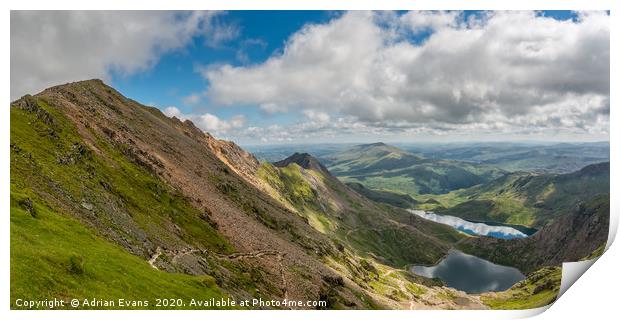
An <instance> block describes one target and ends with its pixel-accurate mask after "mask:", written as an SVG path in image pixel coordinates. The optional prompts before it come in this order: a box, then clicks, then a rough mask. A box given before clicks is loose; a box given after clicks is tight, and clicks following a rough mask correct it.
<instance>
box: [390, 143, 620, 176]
mask: <svg viewBox="0 0 620 320" xmlns="http://www.w3.org/2000/svg"><path fill="white" fill-rule="evenodd" d="M402 148H403V149H405V150H407V151H410V152H413V153H416V154H420V155H422V156H424V157H427V158H433V159H451V160H457V161H465V162H471V163H478V164H487V165H492V166H495V167H498V168H501V169H504V170H507V171H511V172H516V171H528V172H539V173H545V172H546V173H568V172H573V171H576V170H579V169H581V168H583V167H585V166H587V165H589V164H594V163H600V162H605V161H609V142H583V143H578V142H575V143H555V144H549V143H545V144H540V143H538V144H535V143H519V142H486V143H483V142H480V143H460V144H459V143H451V144H433V145H403V146H402Z"/></svg>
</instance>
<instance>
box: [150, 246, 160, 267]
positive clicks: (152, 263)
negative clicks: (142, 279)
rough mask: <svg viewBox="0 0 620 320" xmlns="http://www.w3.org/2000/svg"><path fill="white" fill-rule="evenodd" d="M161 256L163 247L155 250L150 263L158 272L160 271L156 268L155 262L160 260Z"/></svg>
mask: <svg viewBox="0 0 620 320" xmlns="http://www.w3.org/2000/svg"><path fill="white" fill-rule="evenodd" d="M160 255H161V247H157V249H155V253H154V254H153V255H152V256H151V258H150V259H149V261H148V262H149V265H150V266H151V267H152V268H155V269H157V270H159V268H157V267H156V266H155V261H156V260H157V258H159V256H160Z"/></svg>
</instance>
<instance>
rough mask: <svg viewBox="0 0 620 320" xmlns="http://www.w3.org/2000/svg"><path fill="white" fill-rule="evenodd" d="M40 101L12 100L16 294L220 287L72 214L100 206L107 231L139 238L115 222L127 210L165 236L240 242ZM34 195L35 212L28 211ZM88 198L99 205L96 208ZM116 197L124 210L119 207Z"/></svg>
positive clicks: (188, 291)
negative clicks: (126, 247)
mask: <svg viewBox="0 0 620 320" xmlns="http://www.w3.org/2000/svg"><path fill="white" fill-rule="evenodd" d="M32 99H34V98H32ZM32 101H33V104H32V105H31V106H32V108H31V109H30V110H25V109H21V108H17V107H11V195H12V200H11V248H12V250H11V295H12V296H13V298H17V297H29V298H34V297H33V296H32V293H33V292H38V293H39V294H40V296H39V298H52V297H76V296H86V294H88V295H90V296H97V297H102V298H103V297H132V298H153V297H155V296H156V295H159V296H161V295H163V294H171V295H176V296H183V297H190V296H196V297H204V298H208V297H215V296H218V297H219V296H221V292H220V290H219V289H218V288H217V286H216V285H214V284H213V283H212V282H213V281H212V280H213V279H212V278H211V279H210V278H209V277H190V276H183V275H174V274H167V273H163V272H159V271H156V270H154V269H152V268H151V267H150V266H149V265H148V264H147V263H146V261H144V260H143V259H141V258H139V257H137V256H133V255H131V254H129V253H127V252H124V251H123V250H122V249H121V248H120V247H119V246H117V245H115V244H112V243H109V242H106V241H105V240H103V238H101V237H99V236H97V235H96V234H97V233H98V232H97V231H95V230H92V229H91V228H88V227H85V226H84V225H83V224H81V223H80V222H78V220H76V219H75V218H73V217H75V216H78V217H81V219H84V218H83V217H84V215H85V214H94V215H95V216H97V219H95V221H96V222H94V223H96V224H98V225H99V230H106V231H105V232H109V233H110V234H117V235H121V236H122V237H126V239H125V240H127V241H128V242H135V241H139V240H138V239H132V238H131V233H128V232H126V231H125V230H120V229H118V227H117V224H115V223H114V221H113V219H121V218H122V217H123V214H125V215H128V216H130V217H131V218H132V220H133V221H134V222H135V223H136V224H138V225H139V227H141V228H142V229H143V230H146V231H147V232H149V233H150V234H151V235H152V237H153V238H155V239H159V241H162V242H165V241H169V243H178V242H180V241H184V242H186V243H191V244H194V245H196V246H199V247H204V248H207V249H209V250H213V251H215V252H221V253H228V252H232V251H233V248H232V247H231V246H230V245H229V244H228V242H227V241H226V240H225V239H224V238H223V237H221V236H220V235H219V234H218V233H217V232H216V231H215V230H214V229H213V228H211V227H210V226H209V225H208V224H206V223H204V221H202V220H201V219H200V215H201V212H200V211H198V210H197V209H195V208H194V207H192V206H191V205H190V204H189V202H188V201H187V200H186V199H185V198H184V197H183V196H181V195H179V194H177V193H176V192H175V191H174V190H173V189H171V188H170V187H169V186H167V185H166V184H165V183H163V182H162V181H160V180H158V179H157V178H155V177H154V176H152V175H150V174H149V173H148V172H146V171H145V170H144V169H143V168H142V167H140V166H138V165H136V164H134V163H132V162H131V161H129V160H128V159H127V158H126V157H124V156H123V154H122V153H121V151H120V150H117V149H116V148H114V147H113V146H111V145H109V144H107V142H104V141H100V144H99V145H98V148H99V149H100V150H101V154H98V153H95V152H93V151H92V150H90V149H89V148H88V147H86V146H85V145H84V144H83V142H82V140H81V137H80V136H79V135H78V134H77V132H76V130H75V127H73V125H72V124H71V122H70V121H69V120H68V119H66V118H65V117H64V115H62V113H61V112H59V111H58V110H56V109H55V108H54V107H51V106H49V105H47V104H46V103H45V101H43V100H41V99H39V100H38V101H35V100H32ZM17 202H20V203H21V204H22V205H21V207H20V206H19V205H16V203H17ZM27 202H31V203H32V204H33V206H34V210H35V211H33V212H35V213H33V214H27V213H25V211H24V210H28V208H29V206H28V205H24V203H27ZM80 203H82V204H81V206H84V205H86V206H92V209H91V210H88V211H87V210H86V209H85V208H83V207H80ZM110 203H113V204H116V207H117V209H118V210H119V212H121V213H122V214H121V213H118V212H116V213H117V214H118V216H114V215H113V214H114V213H112V212H110V209H109V208H110V207H109V205H110ZM106 208H107V209H106ZM169 221H172V222H174V223H175V224H176V225H178V226H179V227H180V228H181V230H183V232H182V233H181V235H180V238H181V239H173V238H171V236H169V234H170V232H169V231H168V230H167V229H166V228H165V224H166V222H169ZM81 222H82V223H84V222H85V221H81ZM72 257H73V258H72ZM71 259H73V261H74V262H75V261H78V262H79V263H78V264H82V263H83V269H84V270H83V272H82V274H72V273H71V271H70V270H69V269H70V268H71V267H70V266H69V265H70V263H71ZM68 266H69V267H68ZM68 268H69V269H68ZM68 270H69V271H68ZM74 273H75V272H74Z"/></svg>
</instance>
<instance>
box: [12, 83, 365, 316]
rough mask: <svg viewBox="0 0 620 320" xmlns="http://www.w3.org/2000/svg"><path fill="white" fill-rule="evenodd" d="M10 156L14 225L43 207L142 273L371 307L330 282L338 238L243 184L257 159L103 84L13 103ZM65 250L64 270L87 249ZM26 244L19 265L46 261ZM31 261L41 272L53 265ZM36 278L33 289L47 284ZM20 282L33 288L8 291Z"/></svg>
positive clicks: (248, 293) (245, 294) (91, 260)
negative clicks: (134, 261)
mask: <svg viewBox="0 0 620 320" xmlns="http://www.w3.org/2000/svg"><path fill="white" fill-rule="evenodd" d="M11 150H12V151H11V191H12V197H13V198H12V199H13V200H14V202H13V203H14V204H15V210H13V209H12V212H11V214H12V219H13V218H15V219H16V222H18V221H25V222H28V221H30V220H28V219H31V220H33V219H37V218H36V212H46V215H45V216H48V214H49V216H51V217H58V218H59V219H69V220H71V221H79V224H81V225H84V226H85V227H86V228H87V229H85V230H90V232H93V234H95V235H97V237H101V239H105V241H108V242H109V243H111V244H112V245H113V246H120V247H122V248H123V249H124V250H125V251H126V252H128V253H131V254H133V255H135V256H138V257H141V258H142V259H143V261H144V264H145V265H146V266H147V268H150V269H154V268H157V269H159V270H165V271H170V272H181V273H186V274H190V275H210V276H212V277H213V279H215V280H216V281H217V285H216V287H219V288H220V289H221V290H223V291H224V292H225V293H226V294H231V295H233V296H234V297H237V298H250V297H265V298H285V297H286V298H289V299H301V300H307V299H311V300H316V299H318V298H319V297H320V296H321V295H322V294H325V292H330V293H331V296H332V297H333V299H332V300H333V303H334V304H340V305H343V304H347V305H348V306H349V307H353V308H354V307H363V306H367V301H366V302H364V301H362V300H361V299H360V298H359V297H360V295H359V294H357V295H356V294H355V293H354V292H356V290H359V288H356V287H355V286H354V285H353V286H352V287H351V286H349V287H347V286H335V285H334V283H333V281H330V280H329V279H332V278H338V277H339V275H338V274H337V273H335V272H334V271H333V270H331V269H330V268H328V267H327V266H325V265H324V263H323V262H322V261H321V260H322V259H323V257H325V256H330V255H337V252H338V251H337V249H336V248H335V246H334V244H333V242H332V241H331V240H330V239H328V238H327V237H325V236H324V235H323V234H321V233H320V232H317V231H316V230H315V229H313V228H312V227H311V226H309V225H308V224H307V223H306V222H305V221H304V220H303V219H301V218H300V217H298V216H297V215H294V214H291V213H290V211H288V210H287V209H285V208H283V207H282V206H281V205H280V204H279V203H278V202H276V201H274V200H273V199H272V198H271V197H270V196H269V195H266V194H265V193H264V192H262V191H261V190H259V189H257V188H256V187H255V186H253V185H252V184H250V183H247V182H246V180H245V179H243V178H242V177H241V176H242V175H251V170H253V169H252V168H255V167H256V165H257V162H256V159H254V158H253V157H252V156H251V155H249V154H247V153H246V152H244V151H242V150H241V149H240V148H238V147H237V146H236V145H234V144H232V143H228V142H222V141H219V140H215V139H214V138H213V137H211V136H209V135H207V134H205V133H204V132H202V131H201V130H199V129H198V128H196V127H195V126H194V125H193V124H192V123H191V122H189V121H185V122H182V121H180V120H178V119H171V118H168V117H166V116H165V115H163V114H162V113H161V112H160V111H159V110H157V109H155V108H151V107H147V106H143V105H140V104H138V103H137V102H135V101H133V100H130V99H127V98H125V97H123V96H122V95H121V94H119V93H118V92H117V91H115V90H114V89H112V88H110V87H108V86H106V85H105V84H103V83H102V82H101V81H98V80H92V81H83V82H76V83H71V84H67V85H62V86H57V87H53V88H49V89H46V90H45V91H43V92H41V93H40V94H37V95H35V96H27V97H24V98H22V99H20V100H18V101H16V102H14V103H12V105H11ZM13 200H12V201H13ZM37 208H45V209H37ZM31 211H32V212H35V213H33V214H31V216H27V215H26V216H24V215H23V214H21V213H24V212H26V213H28V212H31ZM33 221H38V222H41V223H43V222H45V221H44V220H41V219H39V220H33ZM12 232H18V229H16V228H13V229H12ZM23 232H26V233H27V232H28V229H27V228H26V229H24V230H23ZM73 236H75V237H76V239H77V238H78V235H75V234H74V235H65V238H66V237H73ZM13 239H15V241H21V240H20V239H21V238H20V237H18V236H15V237H13V238H12V240H13ZM57 240H58V241H60V239H57ZM24 241H26V240H24ZM22 244H24V245H25V244H26V243H22ZM12 245H13V243H12ZM15 245H16V246H18V244H17V243H16V244H15ZM66 246H67V248H66V255H67V256H66V257H64V256H63V257H62V258H59V259H61V260H62V261H67V263H69V261H70V260H71V259H72V258H71V257H70V255H71V254H70V252H74V251H75V252H83V250H81V247H80V246H81V244H80V243H71V242H69V244H66ZM26 247H27V248H29V247H28V246H26ZM30 249H31V250H29V251H15V250H14V251H12V254H13V255H12V261H13V260H14V261H25V260H26V259H28V256H32V255H35V256H36V255H44V254H45V253H44V252H41V251H37V247H33V248H30ZM32 250H34V251H32ZM63 254H65V253H63ZM80 256H81V257H80V258H79V259H78V258H76V259H78V260H80V259H81V260H83V261H86V265H87V266H88V265H98V264H105V261H100V260H97V259H98V257H97V256H96V255H94V254H93V255H91V254H89V253H87V252H83V253H82V254H81V255H80ZM74 260H75V259H74ZM36 261H37V262H36V265H38V266H39V267H40V268H41V270H44V269H48V268H52V266H50V265H48V263H51V262H48V261H47V260H45V259H39V260H36ZM147 262H148V264H150V265H151V266H152V268H151V267H149V266H148V264H147ZM72 263H73V262H72ZM70 264H71V263H70ZM77 264H78V265H79V264H80V263H79V262H78V263H77ZM140 268H142V267H140ZM138 269H139V268H138ZM15 272H17V273H19V274H14V276H13V277H12V278H13V279H25V278H28V277H26V275H25V274H21V272H27V270H18V269H15ZM144 272H151V271H144ZM40 276H43V275H40ZM103 276H104V275H103V274H99V277H103ZM108 276H109V275H108ZM58 277H59V278H58V279H57V280H58V281H59V282H61V281H62V279H63V278H62V276H61V275H58ZM30 278H31V279H32V278H33V277H30ZM326 279H327V280H326ZM35 280H36V279H35ZM39 280H40V281H39V282H37V281H33V282H32V283H33V285H38V284H44V283H46V282H45V281H43V279H39ZM95 280H96V282H97V283H105V281H106V280H105V279H101V278H96V279H95ZM16 281H17V280H16ZM20 285H26V284H23V283H22V284H18V283H16V284H15V286H13V285H12V288H13V287H15V288H18V287H19V286H20ZM214 285H215V284H214ZM38 289H41V290H42V292H46V289H45V288H35V290H38ZM57 289H58V288H55V287H54V288H52V289H50V290H51V291H49V295H50V296H53V293H52V291H54V290H57ZM75 290H77V289H75ZM17 292H18V291H14V292H13V293H15V294H16V293H17ZM132 293H135V292H132ZM42 294H43V295H45V293H42ZM66 294H67V293H66ZM332 307H333V306H332Z"/></svg>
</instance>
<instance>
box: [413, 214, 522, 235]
mask: <svg viewBox="0 0 620 320" xmlns="http://www.w3.org/2000/svg"><path fill="white" fill-rule="evenodd" d="M409 212H411V213H413V214H415V215H416V216H419V217H422V218H424V219H426V220H430V221H434V222H437V223H441V224H445V225H449V226H451V227H453V228H454V229H457V230H459V231H461V232H465V233H467V234H470V235H480V236H489V237H494V238H502V239H514V238H525V237H527V234H525V233H523V232H521V231H519V230H517V229H515V228H513V227H508V226H502V225H488V224H486V223H482V222H471V221H467V220H464V219H461V218H459V217H454V216H448V215H445V216H444V215H440V214H436V213H432V212H430V211H423V210H413V209H409Z"/></svg>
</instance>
